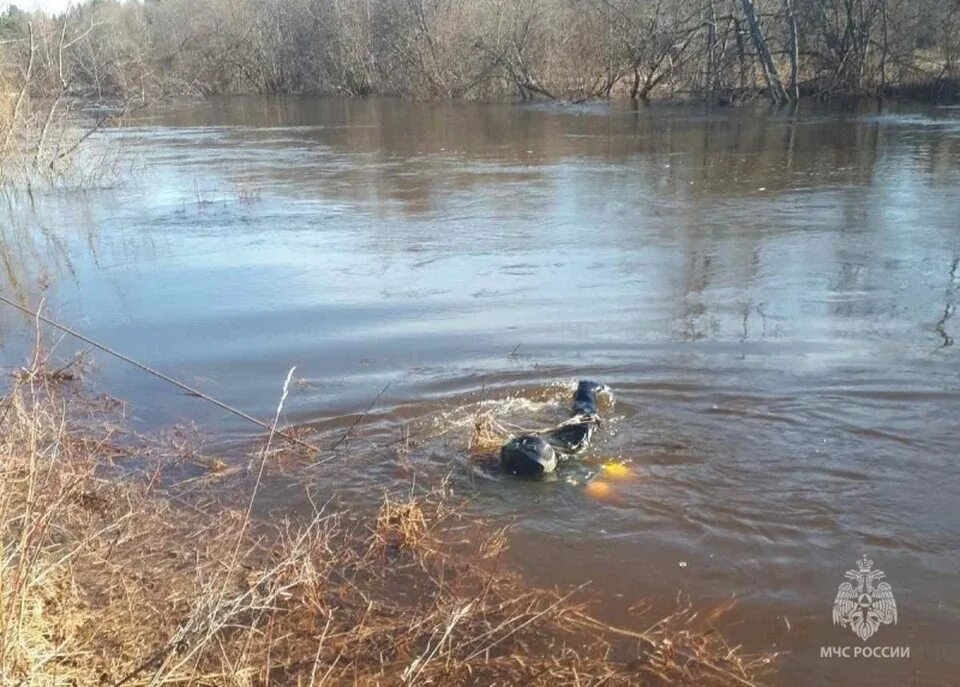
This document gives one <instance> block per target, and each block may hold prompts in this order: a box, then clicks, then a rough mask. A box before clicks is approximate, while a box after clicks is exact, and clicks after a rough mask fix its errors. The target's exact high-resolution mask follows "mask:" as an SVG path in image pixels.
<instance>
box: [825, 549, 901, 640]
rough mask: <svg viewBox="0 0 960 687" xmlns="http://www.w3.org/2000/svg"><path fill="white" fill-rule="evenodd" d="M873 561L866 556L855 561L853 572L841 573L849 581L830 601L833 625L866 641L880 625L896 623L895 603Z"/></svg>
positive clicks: (882, 574) (882, 573) (889, 589)
mask: <svg viewBox="0 0 960 687" xmlns="http://www.w3.org/2000/svg"><path fill="white" fill-rule="evenodd" d="M872 568H873V561H871V560H870V559H868V558H867V557H866V556H864V557H863V558H861V559H860V560H859V561H857V569H856V570H848V571H847V572H846V573H844V577H846V578H847V579H848V580H850V582H844V583H843V584H841V585H840V588H839V589H838V590H837V598H836V599H835V600H834V602H833V624H834V625H839V626H840V627H849V628H850V629H851V630H853V631H854V633H856V635H857V636H858V637H859V638H860V639H862V640H863V641H867V640H868V639H870V637H871V636H873V633H874V632H876V631H877V629H878V628H879V627H880V626H881V625H890V624H891V623H893V624H894V625H896V624H897V602H896V601H894V599H893V590H892V589H891V588H890V585H889V584H888V583H886V582H880V583H879V584H877V582H878V581H879V580H882V579H884V578H885V577H886V575H885V574H884V572H883V571H882V570H873V569H872Z"/></svg>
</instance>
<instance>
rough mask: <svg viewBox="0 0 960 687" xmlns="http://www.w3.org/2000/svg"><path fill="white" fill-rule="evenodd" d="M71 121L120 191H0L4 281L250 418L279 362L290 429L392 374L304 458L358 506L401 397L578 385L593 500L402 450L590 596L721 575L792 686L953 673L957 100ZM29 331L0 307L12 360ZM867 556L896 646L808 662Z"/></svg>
mask: <svg viewBox="0 0 960 687" xmlns="http://www.w3.org/2000/svg"><path fill="white" fill-rule="evenodd" d="M96 145H99V146H108V147H109V146H114V147H115V148H116V147H117V146H119V153H118V154H119V159H118V162H117V164H120V165H122V167H123V168H124V169H129V170H131V174H132V176H130V177H129V180H128V181H127V182H126V183H125V184H123V185H121V186H119V187H117V188H113V189H104V190H92V191H88V192H85V193H79V194H77V193H69V194H42V193H41V194H38V195H35V198H34V200H33V202H32V203H31V202H30V201H29V200H28V199H27V198H25V197H23V196H16V195H15V196H11V197H8V198H6V200H5V208H4V211H3V220H2V222H0V227H2V229H3V237H2V240H3V242H4V247H5V250H4V256H3V257H4V263H3V268H4V270H3V271H4V276H3V288H4V290H5V291H4V292H5V293H10V292H13V293H17V294H20V295H21V296H24V297H26V298H27V299H28V300H29V301H31V302H35V300H36V299H37V298H38V291H37V284H38V283H49V284H50V288H49V290H48V292H47V295H46V297H47V309H48V311H49V312H52V313H53V314H55V315H56V316H58V317H59V318H61V319H62V320H64V321H65V322H67V323H70V324H73V325H75V326H77V327H79V328H81V329H82V330H83V331H85V332H87V333H88V334H90V335H91V336H93V337H95V338H97V339H99V340H102V341H104V342H106V343H109V344H112V345H115V346H116V347H118V348H120V349H122V350H123V351H124V352H126V353H128V354H130V355H132V356H133V357H135V358H137V359H140V360H143V361H144V362H147V363H149V364H151V365H154V366H156V367H158V368H160V369H162V370H163V371H165V372H167V373H170V374H173V375H174V376H177V377H180V378H183V379H185V380H186V381H188V382H191V383H194V384H197V385H198V386H201V387H202V388H203V389H205V390H207V391H208V392H210V393H213V394H215V395H217V396H219V397H220V398H222V399H224V400H226V401H227V402H229V403H232V404H234V405H237V406H239V407H241V408H243V409H245V410H247V411H248V412H251V413H253V414H255V415H258V416H261V417H268V416H270V415H271V414H272V411H273V408H274V407H275V404H276V399H277V396H278V394H279V388H280V385H281V383H282V380H283V378H284V376H285V374H286V372H287V370H288V369H289V368H290V367H291V366H292V365H296V366H297V372H296V376H297V378H298V380H299V383H298V384H297V385H296V388H295V390H294V393H293V395H292V397H291V398H290V400H289V401H288V405H287V412H286V420H287V421H288V422H291V423H298V424H303V425H307V426H310V427H313V428H314V429H315V430H317V432H318V434H317V436H318V440H320V439H324V440H326V436H327V434H333V435H336V433H337V432H339V431H342V430H343V429H344V428H345V427H347V426H349V425H350V424H351V423H352V422H353V421H354V419H355V418H356V413H358V412H359V411H362V410H363V409H364V408H366V407H367V406H368V405H369V404H370V402H371V400H372V399H373V398H374V397H375V396H376V395H377V394H378V392H380V391H381V390H382V389H383V388H384V387H385V386H386V385H387V384H389V388H388V389H387V391H386V392H384V393H383V394H382V396H381V397H380V398H379V400H378V401H377V403H376V405H375V407H374V408H373V409H372V410H371V411H370V413H369V414H368V416H367V417H366V419H365V422H364V432H363V437H362V440H360V439H358V441H357V443H356V444H355V447H356V448H355V450H353V451H351V452H350V455H349V456H348V459H345V460H339V461H337V462H336V463H335V464H330V465H326V466H323V467H321V468H315V469H310V468H304V470H303V472H302V477H303V479H308V478H309V479H310V480H311V481H312V483H315V484H318V485H319V486H320V488H321V489H323V490H325V491H327V492H328V493H330V494H335V495H336V496H337V498H338V499H339V500H340V501H341V502H344V503H347V504H350V503H372V502H374V501H376V500H377V499H378V498H379V496H380V494H382V492H383V490H384V489H387V488H391V487H397V486H398V485H402V484H408V483H409V481H410V476H409V473H408V472H407V471H404V470H397V466H396V463H395V459H394V457H393V456H394V454H393V453H392V452H391V451H392V449H391V448H390V446H389V444H390V442H393V441H395V440H396V439H397V438H399V436H400V432H401V429H402V428H403V427H404V426H405V425H406V424H407V423H409V422H411V421H412V422H413V425H412V426H413V427H415V428H419V429H423V428H431V427H432V428H433V429H437V428H438V427H439V426H440V425H439V424H437V423H435V422H434V420H435V419H436V418H438V417H443V418H446V421H447V422H448V424H449V423H455V422H456V421H458V420H459V421H460V422H463V421H464V418H467V419H469V417H470V414H471V413H472V412H474V410H475V409H476V407H477V406H476V405H475V404H478V403H484V402H486V403H487V404H488V405H487V406H484V407H489V404H490V403H491V402H492V401H497V400H500V401H503V399H507V398H510V397H519V398H521V399H528V400H532V401H536V402H535V403H532V402H531V403H527V404H523V403H520V402H514V403H513V404H512V405H511V404H505V405H502V408H503V409H504V412H505V413H506V415H507V416H509V415H510V414H511V413H513V412H514V411H515V414H516V416H517V419H523V420H524V421H527V422H535V421H542V422H547V421H550V420H552V419H560V418H562V417H563V416H564V412H565V407H566V403H567V401H566V398H567V393H568V389H569V385H570V384H571V383H572V382H573V381H574V380H575V379H577V378H580V377H588V378H596V379H599V380H602V381H604V382H606V383H608V384H609V385H611V387H612V388H613V389H614V391H615V396H616V402H615V403H614V405H613V407H612V408H611V409H610V410H609V424H608V426H607V428H606V430H605V431H604V432H603V433H602V434H601V436H600V437H599V438H598V440H597V443H596V446H595V447H594V449H593V452H592V453H591V454H590V456H588V457H587V462H588V463H590V462H592V461H596V460H599V459H600V458H603V457H611V456H613V457H617V458H620V459H623V460H626V461H629V463H630V464H631V466H632V467H633V468H634V470H635V472H636V474H637V475H638V478H637V479H634V480H631V481H625V482H618V483H616V484H615V485H614V491H613V494H612V495H611V497H610V498H609V499H608V500H606V501H597V500H592V499H590V498H588V497H587V496H586V495H585V493H584V491H583V488H582V484H581V485H573V484H570V483H569V482H568V481H567V480H565V479H561V480H557V481H554V482H548V483H541V484H534V483H530V482H519V481H516V480H511V479H504V478H502V477H498V476H497V475H496V474H490V473H487V472H479V473H478V472H477V471H475V470H474V469H472V467H471V466H470V464H469V460H468V456H467V452H466V450H465V448H464V439H465V429H464V428H463V427H461V426H459V425H457V426H455V427H454V428H453V429H452V430H450V431H448V432H447V433H446V434H443V435H441V436H437V435H436V434H437V433H436V432H432V433H431V432H426V434H425V435H424V436H425V437H427V438H425V439H424V440H423V441H422V442H420V443H417V444H415V445H414V447H413V450H412V452H411V455H410V456H409V460H410V461H411V463H412V465H413V469H414V470H415V471H417V472H418V473H419V474H421V475H423V476H424V477H425V478H428V479H429V478H434V479H439V477H440V476H442V475H445V474H447V473H450V474H451V480H452V484H453V485H454V487H455V489H457V490H458V492H460V493H462V494H465V495H469V496H471V497H472V498H473V499H474V504H475V505H476V508H477V509H478V510H481V511H483V512H484V513H487V514H489V515H491V516H492V517H494V518H495V519H502V520H504V521H508V520H510V521H514V522H515V523H516V525H515V527H514V530H513V535H512V539H511V550H510V557H511V560H512V561H513V563H514V564H515V565H517V566H519V567H520V569H522V570H523V571H525V573H526V574H528V575H530V576H531V577H532V578H533V579H534V580H536V581H537V582H539V583H546V584H554V583H555V584H561V585H571V584H580V583H582V582H583V581H585V580H588V579H592V580H593V581H594V582H593V584H592V585H591V587H590V589H591V591H590V594H592V595H593V598H594V603H595V608H596V609H597V611H598V612H599V613H600V614H601V615H603V616H604V617H605V618H606V619H608V620H611V621H615V622H624V623H630V624H634V625H636V626H639V627H642V626H643V625H644V624H645V623H647V622H648V620H643V621H638V620H636V619H635V618H633V616H632V615H631V614H630V613H629V612H628V611H627V610H626V608H627V607H629V606H630V605H632V604H633V603H635V602H636V601H639V600H640V599H650V600H652V602H653V604H654V606H655V609H657V610H669V608H670V607H671V605H672V603H673V600H674V598H675V597H676V595H677V593H678V592H681V593H683V594H685V595H687V596H689V597H690V599H691V600H692V601H693V602H694V603H695V604H697V605H702V606H703V607H709V606H710V605H712V604H717V603H721V602H723V601H724V600H726V599H729V598H730V597H732V596H735V597H736V598H737V599H738V605H737V607H736V608H735V609H734V611H733V612H732V615H731V618H730V624H729V625H728V626H727V634H728V635H729V636H730V637H731V639H733V640H734V641H735V642H743V643H744V645H745V646H746V647H747V648H748V649H751V650H764V649H770V648H776V649H778V650H783V651H787V652H789V653H788V655H787V656H786V657H785V658H783V659H782V671H781V676H780V677H781V679H782V680H783V681H784V682H785V683H786V684H790V685H807V684H851V685H853V684H856V685H879V684H902V683H903V682H904V681H907V680H909V681H910V684H952V683H953V682H954V681H955V675H956V672H957V670H958V669H960V660H958V659H957V656H958V655H960V651H958V649H960V646H958V643H960V582H958V580H960V576H958V573H960V560H958V551H960V518H958V506H957V503H958V497H960V467H958V465H957V453H958V448H960V419H958V418H960V391H958V386H960V365H958V357H957V346H956V345H955V342H954V338H955V337H957V336H960V323H958V316H957V315H956V313H955V311H956V305H955V303H956V301H957V298H958V294H960V263H958V261H960V192H958V191H960V112H958V111H956V110H948V109H943V110H911V109H909V108H903V107H901V108H895V109H890V110H886V111H876V110H871V111H867V112H836V111H818V110H815V109H810V110H809V111H805V112H801V113H799V114H797V115H795V114H791V113H776V112H774V113H769V112H755V111H739V110H728V109H719V110H706V109H702V108H681V107H666V106H658V107H652V108H640V109H638V110H633V109H631V108H629V107H620V106H612V107H608V106H606V105H598V106H581V107H532V106H531V107H522V106H515V105H483V104H421V103H404V102H398V101H392V100H363V101H350V100H341V99H324V100H284V101H277V100H269V99H259V98H248V99H232V100H212V101H206V102H202V103H187V104H180V105H175V106H172V107H170V108H166V109H164V110H162V111H157V112H152V113H142V114H139V115H137V116H134V117H131V118H130V119H129V120H128V121H127V122H125V123H124V126H123V127H120V128H117V129H115V130H111V131H109V132H106V134H105V136H104V137H103V138H102V139H100V140H99V141H98V142H97V144H96ZM24 325H25V321H24V319H23V318H22V317H21V316H19V315H16V314H13V313H11V312H9V311H6V310H5V311H0V327H2V329H0V332H2V336H3V352H4V353H3V358H4V361H5V363H6V364H8V365H13V364H15V363H16V362H17V361H18V360H19V359H20V357H22V355H23V346H24V342H25V341H26V340H27V339H28V335H25V334H24ZM72 346H73V345H72V344H70V343H69V342H66V341H64V342H63V343H62V344H61V347H62V351H63V352H65V353H66V352H69V351H70V350H73V348H72ZM96 360H97V363H98V365H99V366H100V368H101V369H100V372H99V373H98V374H97V375H96V384H97V385H98V386H101V387H103V388H104V389H106V390H108V391H110V392H111V393H113V394H115V395H117V396H121V397H123V398H126V399H128V400H129V401H130V408H131V412H132V413H133V420H134V422H135V423H137V425H138V426H141V427H145V428H158V427H168V426H170V425H172V424H174V423H177V422H182V421H185V420H190V421H195V422H196V423H197V424H198V425H199V426H200V427H201V428H202V430H203V432H204V433H205V434H206V435H207V436H209V437H210V440H209V445H208V447H207V449H208V450H209V451H210V452H215V453H217V454H220V455H224V456H226V457H228V458H230V459H233V460H245V458H244V454H245V453H246V451H247V450H248V449H249V446H250V442H251V441H252V440H253V439H255V438H256V437H258V436H259V435H258V433H257V431H256V428H255V427H254V428H251V427H250V426H247V425H245V424H243V423H242V422H241V421H239V420H237V419H235V418H232V417H230V416H224V414H223V413H222V412H221V411H219V410H217V409H216V408H212V407H210V406H207V405H205V404H203V403H201V402H200V401H198V400H197V399H194V398H190V397H188V396H185V395H183V394H179V393H177V392H175V391H171V389H169V388H168V387H166V386H164V385H163V384H162V383H160V382H158V381H156V380H153V379H151V378H149V377H145V376H143V375H142V374H141V373H139V372H136V371H134V370H131V369H129V368H125V367H123V366H120V365H117V364H115V363H114V362H112V361H110V360H108V359H104V358H99V357H98V358H97V359H96ZM458 427H459V429H458ZM568 475H572V476H574V477H576V478H578V479H579V478H581V477H582V476H583V470H582V469H581V467H579V466H576V467H573V468H571V470H570V471H569V473H568ZM299 480H300V476H296V477H295V478H294V481H295V482H297V481H299ZM298 493H299V492H298V490H297V489H296V488H293V487H291V486H290V484H289V483H279V482H278V483H277V484H275V485H274V492H273V493H272V494H267V497H266V498H267V500H268V502H270V503H272V504H276V505H278V506H279V505H283V504H287V505H290V504H293V507H294V508H295V507H296V503H298V501H297V500H298V499H299V498H300V497H298V496H295V495H294V494H298ZM863 553H867V554H869V556H870V557H871V558H872V559H873V560H874V561H875V562H876V567H879V568H882V569H883V570H884V571H885V572H886V573H887V580H888V581H889V582H890V583H891V585H892V587H893V590H894V593H895V595H896V599H897V603H898V608H899V623H898V624H897V625H896V626H889V627H883V628H881V630H880V631H879V632H878V634H877V635H876V636H875V637H874V638H873V639H872V640H871V642H870V643H871V644H879V645H891V646H900V645H909V646H910V647H911V649H912V653H911V658H910V659H909V660H887V661H878V660H874V661H854V660H836V659H833V660H827V659H820V658H819V647H820V646H822V645H843V644H849V645H855V644H857V643H859V642H860V640H859V639H857V638H856V637H855V636H854V635H853V634H852V633H851V632H850V631H849V630H844V629H841V628H836V627H834V626H833V625H832V623H831V616H830V613H831V605H832V602H833V598H834V595H835V594H836V590H837V586H838V585H839V584H840V583H841V582H843V581H844V577H843V573H844V572H845V571H846V570H848V569H850V568H852V567H855V564H856V560H857V559H858V558H859V557H860V556H861V554H863Z"/></svg>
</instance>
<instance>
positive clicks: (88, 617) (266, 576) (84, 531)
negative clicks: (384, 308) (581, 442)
mask: <svg viewBox="0 0 960 687" xmlns="http://www.w3.org/2000/svg"><path fill="white" fill-rule="evenodd" d="M37 361H39V359H37ZM0 404H2V405H0V412H3V414H4V421H3V423H2V427H0V547H2V548H0V684H24V685H55V684H69V685H93V684H97V685H104V684H107V685H163V684H196V685H225V684H230V685H261V684H263V685H265V684H277V685H288V684H290V685H293V684H296V685H321V684H358V685H387V684H407V685H414V684H423V685H428V684H434V685H458V684H483V685H492V684H503V685H505V684H543V685H547V684H549V685H568V684H569V685H583V684H594V685H598V684H610V685H621V684H622V685H627V684H638V683H645V682H646V683H682V684H691V685H693V684H696V685H711V684H748V685H749V684H755V683H756V681H757V679H758V676H759V675H762V674H763V673H764V672H765V670H766V669H767V668H768V665H769V661H770V657H745V656H743V655H741V654H740V653H739V652H738V651H736V650H731V649H729V648H728V647H726V646H725V645H724V644H723V643H722V641H721V640H720V639H719V637H718V635H716V634H715V633H713V632H705V631H703V628H702V627H700V626H699V625H698V624H697V623H696V622H695V614H693V612H692V611H688V610H684V611H682V612H680V613H678V614H676V615H674V616H671V617H670V618H667V619H665V620H663V621H661V622H660V623H657V624H656V625H654V626H653V627H652V628H650V629H649V630H647V631H645V632H633V631H630V630H626V629H622V628H614V627H610V626H607V625H605V624H603V623H601V622H600V621H598V620H596V619H594V618H592V617H591V616H590V615H589V614H588V613H587V612H586V611H585V609H584V608H583V607H581V606H579V605H577V603H576V602H575V600H574V596H575V594H576V593H577V592H578V591H579V590H578V589H575V590H572V591H570V592H567V593H557V592H552V591H545V590H538V589H531V588H530V587H528V586H526V585H525V584H523V583H522V581H521V580H519V579H518V578H517V577H516V576H515V575H512V574H510V573H509V572H505V571H504V570H503V563H502V559H501V555H502V552H503V551H504V549H505V548H506V546H507V542H508V538H507V536H506V531H505V530H504V529H496V528H490V527H488V526H486V525H485V524H484V523H482V522H478V521H477V520H475V519H473V518H471V517H468V516H467V515H465V513H464V510H463V509H462V508H460V507H458V506H457V504H456V503H455V501H453V500H452V496H451V495H450V494H449V493H448V492H447V491H446V489H445V488H444V486H443V485H441V486H440V487H439V488H438V489H434V490H432V491H426V492H424V491H423V490H421V491H420V492H416V491H414V490H410V491H408V492H405V493H402V494H397V495H394V494H390V495H388V496H386V497H385V499H384V502H383V505H382V507H381V509H380V511H379V514H378V515H377V516H376V517H375V518H374V520H373V521H372V522H371V521H370V520H369V519H367V518H364V517H361V516H358V515H354V514H350V513H346V512H341V513H330V512H326V511H325V510H324V509H323V508H316V509H315V511H314V513H313V514H312V516H311V517H307V518H305V519H304V521H302V522H297V523H293V522H281V523H269V522H260V521H257V520H256V519H255V518H253V517H252V516H251V512H252V508H251V506H252V504H253V501H254V499H255V498H256V491H257V488H258V485H259V478H258V477H257V475H258V473H257V471H256V470H253V471H252V474H251V475H249V476H247V477H243V476H241V477H238V479H240V480H243V479H253V477H257V480H256V482H255V483H254V484H253V486H252V487H250V486H249V485H248V491H247V494H246V496H245V499H248V500H243V501H241V502H240V503H239V504H237V502H236V501H234V502H232V503H223V502H219V501H217V500H212V499H185V498H183V497H182V495H180V496H178V495H177V494H175V493H171V492H170V490H169V486H162V485H164V484H169V482H165V481H164V478H163V474H162V471H161V470H159V469H158V468H157V466H156V464H155V463H153V462H151V461H149V460H141V462H140V465H141V469H140V471H139V472H138V473H136V474H134V472H133V470H132V469H131V467H130V465H131V463H130V458H129V457H124V458H123V461H125V462H124V463H123V465H122V466H121V465H117V464H116V462H115V461H117V460H119V459H118V458H117V456H118V455H120V454H119V453H118V450H117V447H116V445H117V443H118V440H117V430H116V428H115V427H111V426H109V424H105V423H103V422H100V421H98V420H99V413H100V410H101V409H99V406H96V405H90V406H88V405H85V404H84V403H83V402H82V400H81V399H80V397H78V396H74V395H72V393H71V392H69V391H67V390H65V389H64V385H63V384H55V383H52V381H51V378H50V376H49V375H46V374H44V373H43V370H40V369H34V370H30V369H28V370H26V371H25V372H24V373H23V374H21V375H18V376H17V377H16V378H15V379H14V381H13V386H12V389H11V390H10V391H9V393H8V394H7V395H6V396H4V397H3V399H2V402H0ZM278 414H279V408H278ZM127 454H129V451H128V452H127ZM127 454H124V455H125V456H126V455H127ZM267 455H272V454H271V453H270V451H269V446H267V447H265V449H264V451H262V452H261V460H260V461H259V467H260V468H261V469H262V466H263V464H264V463H265V462H266V459H265V458H266V456H267ZM121 467H122V470H121V469H120V468H121ZM261 474H262V473H261ZM614 651H616V656H617V657H618V658H617V659H616V660H615V659H614V658H613V656H614V653H613V652H614Z"/></svg>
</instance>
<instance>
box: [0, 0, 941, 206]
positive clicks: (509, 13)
mask: <svg viewBox="0 0 960 687" xmlns="http://www.w3.org/2000/svg"><path fill="white" fill-rule="evenodd" d="M231 94H274V95H320V94H341V95H346V96H352V97H362V96H370V95H382V96H394V97H402V98H413V99H447V100H450V99H467V100H484V101H488V100H520V101H525V100H541V101H558V102H582V101H586V100H596V99H607V98H632V99H635V100H649V99H671V100H684V101H693V102H706V103H714V104H740V103H749V102H763V101H769V102H771V103H773V104H776V105H787V104H795V103H797V102H799V101H801V100H804V99H827V98H834V97H843V98H847V97H851V96H852V97H894V98H909V99H914V100H921V101H925V102H932V103H949V102H954V101H956V100H957V99H958V97H960V0H943V1H942V2H916V0H469V1H466V2H465V1H463V0H205V1H204V2H195V1H194V0H145V1H144V2H132V1H131V2H117V1H115V0H86V1H85V2H78V3H76V4H74V5H72V6H71V8H70V9H69V10H67V11H65V12H61V13H59V14H53V15H51V14H46V13H42V12H26V11H23V10H21V9H18V8H17V6H16V5H15V4H10V5H9V6H7V9H6V10H5V11H4V12H3V13H2V14H0V160H2V161H3V164H2V166H0V185H5V186H6V185H9V184H10V182H11V181H14V183H18V184H19V185H20V186H27V187H29V186H30V185H31V184H32V183H34V182H35V181H37V180H39V179H43V180H46V181H48V182H51V183H52V184H53V185H59V186H61V187H64V186H72V187H77V186H80V187H83V186H86V185H88V184H89V183H90V181H89V180H84V179H81V180H76V179H71V180H69V181H67V182H66V183H64V178H65V177H67V176H68V175H71V174H73V175H75V174H76V173H77V168H76V166H74V165H73V164H72V158H73V157H74V154H75V153H76V151H77V150H78V148H80V147H81V146H82V144H83V143H84V141H86V139H87V138H88V137H89V136H90V135H92V134H93V133H95V132H96V131H97V130H98V129H100V128H101V127H103V126H108V125H110V124H111V122H112V121H113V120H114V119H116V118H118V117H120V116H122V115H123V114H124V113H126V112H129V111H131V110H133V109H136V108H140V107H144V106H147V105H149V104H151V103H155V102H157V101H162V100H165V99H169V98H174V97H183V96H186V97H203V96H212V95H231Z"/></svg>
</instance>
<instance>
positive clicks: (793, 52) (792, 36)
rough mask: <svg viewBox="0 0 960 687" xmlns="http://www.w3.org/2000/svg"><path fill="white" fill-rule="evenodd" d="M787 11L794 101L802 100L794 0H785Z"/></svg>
mask: <svg viewBox="0 0 960 687" xmlns="http://www.w3.org/2000/svg"><path fill="white" fill-rule="evenodd" d="M783 8H784V10H786V12H787V26H788V28H789V29H790V32H789V40H790V97H791V98H793V101H794V102H797V101H799V100H800V39H799V37H798V36H797V17H796V15H795V14H794V13H793V0H783Z"/></svg>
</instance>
